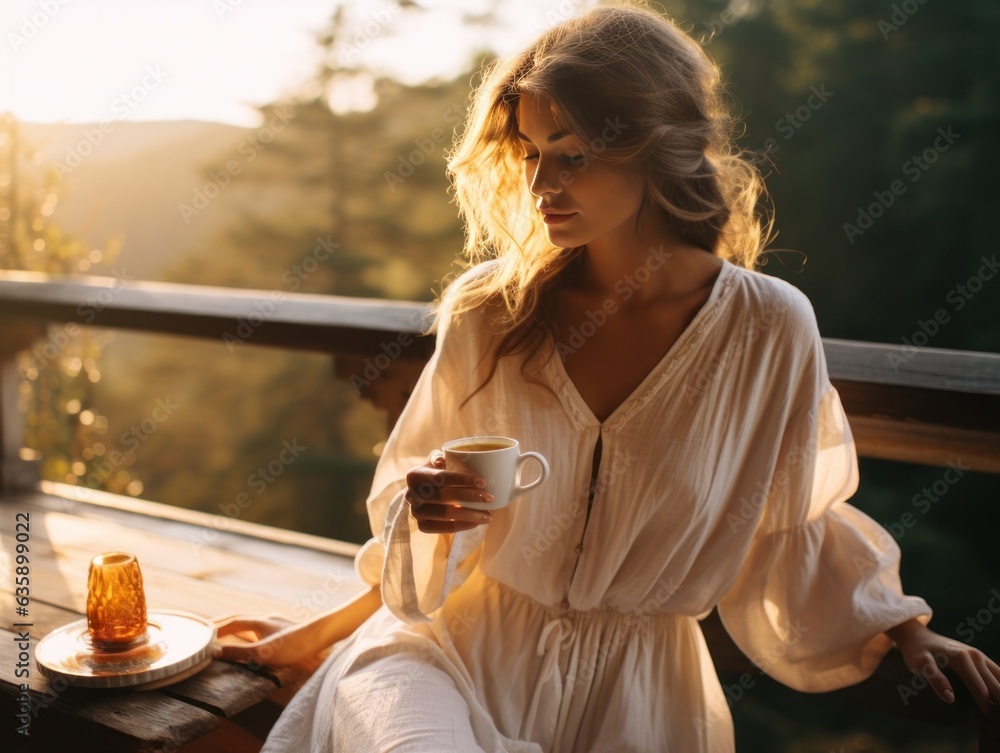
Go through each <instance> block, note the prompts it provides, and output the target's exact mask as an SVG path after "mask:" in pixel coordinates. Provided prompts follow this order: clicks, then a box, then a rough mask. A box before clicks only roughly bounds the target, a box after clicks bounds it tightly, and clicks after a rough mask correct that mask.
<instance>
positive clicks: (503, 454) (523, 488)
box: [441, 436, 549, 510]
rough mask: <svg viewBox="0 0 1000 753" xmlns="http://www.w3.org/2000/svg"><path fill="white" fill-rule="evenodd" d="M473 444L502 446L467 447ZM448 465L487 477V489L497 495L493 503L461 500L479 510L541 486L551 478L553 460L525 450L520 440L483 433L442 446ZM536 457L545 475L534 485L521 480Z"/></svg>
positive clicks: (505, 501) (509, 501)
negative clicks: (484, 434)
mask: <svg viewBox="0 0 1000 753" xmlns="http://www.w3.org/2000/svg"><path fill="white" fill-rule="evenodd" d="M469 445H498V447H497V448H496V449H478V450H476V449H467V448H468V447H469ZM441 449H442V450H443V451H444V457H445V466H446V467H447V468H448V470H449V471H459V472H460V473H474V474H478V475H480V476H482V477H483V478H484V479H486V489H484V491H487V492H489V493H490V494H492V495H493V498H494V499H493V501H492V502H461V503H460V504H461V505H462V507H471V508H473V509H475V510H499V509H500V508H501V507H506V506H507V505H509V504H510V503H511V502H513V501H514V500H515V499H517V498H518V497H520V496H521V495H522V494H525V493H526V492H529V491H531V490H532V489H534V488H535V487H537V486H541V484H543V483H544V482H545V481H546V480H547V479H548V477H549V463H548V461H547V460H546V459H545V458H544V457H542V455H541V454H539V453H537V452H521V451H520V445H519V444H518V441H517V440H516V439H512V438H511V437H498V436H482V437H463V438H461V439H452V440H451V441H450V442H445V443H444V444H443V445H441ZM531 458H534V459H535V460H537V461H538V462H539V464H541V466H542V473H541V475H540V476H539V477H538V478H537V479H535V480H534V481H532V482H531V483H530V484H522V483H521V470H522V468H523V466H524V464H525V463H526V462H527V461H528V460H529V459H531Z"/></svg>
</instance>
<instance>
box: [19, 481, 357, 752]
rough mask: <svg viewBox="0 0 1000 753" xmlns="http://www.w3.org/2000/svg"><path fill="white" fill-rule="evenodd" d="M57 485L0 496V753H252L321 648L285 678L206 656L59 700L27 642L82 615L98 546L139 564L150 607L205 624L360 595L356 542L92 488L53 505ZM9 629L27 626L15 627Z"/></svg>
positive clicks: (305, 611)
mask: <svg viewBox="0 0 1000 753" xmlns="http://www.w3.org/2000/svg"><path fill="white" fill-rule="evenodd" d="M56 487H59V488H58V491H59V495H57V494H53V493H45V492H44V491H37V492H24V493H17V494H7V495H5V496H4V498H2V499H0V542H2V555H0V574H2V578H3V580H2V583H0V699H2V701H3V712H2V713H0V717H2V722H0V750H3V751H9V750H33V751H50V750H51V751H55V750H60V751H62V750H70V749H71V748H69V747H68V746H69V745H75V746H76V747H75V748H72V749H76V750H82V748H80V747H79V744H80V741H81V740H86V741H87V746H88V747H87V749H88V750H100V751H176V750H184V751H189V752H190V753H195V752H196V751H202V750H205V751H218V750H223V749H225V750H232V751H240V750H246V751H256V750H258V749H259V747H260V744H261V741H262V740H263V738H264V737H266V735H267V730H268V729H270V726H271V724H273V722H274V719H276V718H277V715H278V713H280V711H281V709H282V708H283V705H284V703H287V700H288V698H290V697H291V695H292V694H293V693H294V691H295V690H297V688H298V687H300V686H301V683H302V682H303V681H304V680H305V678H306V677H308V674H309V673H310V672H311V671H312V670H313V669H315V667H316V666H318V664H319V663H320V662H321V661H322V659H323V657H324V656H325V653H324V654H321V655H320V656H319V657H316V658H315V659H313V660H311V661H310V662H309V663H306V664H303V665H300V666H296V667H292V668H287V669H282V670H273V669H269V668H267V667H263V668H261V669H260V670H258V671H251V670H250V669H248V668H246V667H245V666H243V665H235V664H231V663H228V662H222V661H213V662H212V664H211V665H210V666H209V667H208V668H206V669H204V670H203V671H201V672H199V673H198V674H196V675H194V676H192V677H190V678H188V679H186V680H183V681H181V682H179V683H176V684H173V685H169V686H166V687H163V688H160V689H158V690H151V691H134V690H128V689H119V690H104V689H90V688H73V687H71V688H65V689H62V691H61V692H58V688H59V686H58V685H56V686H55V687H54V686H53V684H51V683H49V682H48V680H46V678H44V677H43V676H42V675H41V673H40V672H39V670H38V666H37V665H36V664H35V661H34V651H33V649H34V646H35V645H37V643H38V641H39V640H41V639H42V638H43V637H44V636H45V635H47V634H48V633H49V632H50V631H52V630H54V629H56V628H58V627H60V626H62V625H64V624H66V623H69V622H73V621H75V620H78V619H80V618H81V617H83V616H84V615H85V613H86V586H87V567H88V564H89V561H90V559H91V558H92V557H93V556H94V555H96V554H100V553H101V552H104V551H111V550H122V551H127V552H131V553H133V554H135V555H136V556H137V557H138V559H139V564H140V567H141V568H142V573H143V580H144V585H145V590H146V600H147V604H148V608H149V609H150V610H157V609H179V610H183V611H187V612H192V613H194V614H197V615H200V616H202V617H205V618H212V617H216V616H219V615H223V614H231V613H242V614H267V613H280V614H282V615H285V616H287V617H289V618H290V619H293V620H295V621H299V620H302V619H304V618H307V617H308V616H309V615H311V614H316V613H319V612H323V611H326V610H327V609H330V608H331V607H333V606H336V605H337V604H339V603H342V602H343V601H346V600H347V599H349V598H351V597H353V596H354V595H355V594H357V593H359V592H360V591H362V590H364V589H365V586H364V585H363V584H362V583H361V582H360V581H359V580H358V579H357V577H356V575H355V573H354V569H353V552H355V551H356V549H357V547H356V546H355V545H351V544H344V543H343V542H331V541H328V540H326V539H319V538H318V537H309V536H305V535H304V534H296V533H293V532H285V531H276V530H275V529H268V528H265V527H263V526H254V525H253V524H248V523H245V522H242V521H237V520H231V519H228V518H224V517H221V516H209V515H204V514H202V513H194V512H190V511H182V510H176V509H175V508H167V507H166V506H164V505H158V504H155V503H149V502H142V501H138V500H124V499H122V498H118V497H114V496H113V495H101V494H98V493H95V492H90V493H85V494H84V495H83V496H85V497H86V498H87V500H88V501H86V502H84V501H82V499H76V500H74V499H71V498H67V497H65V496H60V495H62V494H65V493H67V489H66V488H62V487H61V485H50V486H49V491H51V490H52V489H53V488H56ZM69 493H71V492H69ZM126 507H128V508H129V510H132V511H126V510H125V509H124V508H126ZM19 514H20V515H19ZM164 515H169V516H170V517H171V518H173V519H170V518H165V517H163V516H164ZM25 517H27V520H28V521H29V531H28V537H27V538H28V541H27V544H28V547H29V550H30V552H29V557H30V563H29V566H30V572H29V576H28V577H29V578H30V586H29V587H30V594H29V599H30V601H29V603H28V606H27V610H28V615H27V617H26V618H25V617H19V616H18V615H17V612H16V610H17V606H18V604H17V603H16V601H15V595H14V589H15V583H14V579H15V576H16V573H15V567H16V564H15V560H14V557H15V554H14V553H15V551H16V543H17V535H16V532H17V522H19V521H21V522H23V521H24V520H25ZM21 531H22V534H23V531H24V527H23V526H22V527H21ZM256 534H261V536H258V535H256ZM262 536H266V537H267V538H264V537H262ZM21 538H22V539H24V538H25V537H24V536H23V535H22V536H21ZM317 547H319V548H317ZM22 572H23V571H22ZM18 622H27V623H30V627H27V628H20V627H13V625H14V623H18ZM22 630H27V631H28V633H29V636H30V639H29V642H30V644H31V649H30V650H29V654H30V656H31V658H30V660H29V662H28V663H27V664H26V665H25V664H24V663H23V662H22V663H21V666H20V667H19V666H18V665H19V654H20V651H21V647H19V639H18V635H17V632H19V631H22ZM25 672H27V673H28V677H27V678H24V677H23V675H24V673H25ZM18 675H21V676H18ZM26 680H27V682H28V684H29V685H30V692H29V696H30V703H31V707H32V710H33V713H32V716H31V719H30V723H29V729H30V738H28V739H27V740H26V739H25V738H24V736H23V735H20V734H18V732H17V728H18V727H19V726H20V723H19V721H18V720H17V711H16V706H17V704H16V698H17V696H18V694H19V685H20V683H23V682H25V681H26ZM223 741H224V742H225V744H224V745H223V744H222V742H223Z"/></svg>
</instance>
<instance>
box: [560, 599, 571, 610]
mask: <svg viewBox="0 0 1000 753" xmlns="http://www.w3.org/2000/svg"><path fill="white" fill-rule="evenodd" d="M559 606H561V607H562V608H563V609H569V599H563V600H562V601H561V602H560V603H559Z"/></svg>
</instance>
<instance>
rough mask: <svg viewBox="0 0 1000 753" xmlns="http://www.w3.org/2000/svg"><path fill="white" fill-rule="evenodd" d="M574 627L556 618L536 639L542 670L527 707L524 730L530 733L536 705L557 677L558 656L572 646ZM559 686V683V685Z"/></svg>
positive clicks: (561, 618) (549, 622)
mask: <svg viewBox="0 0 1000 753" xmlns="http://www.w3.org/2000/svg"><path fill="white" fill-rule="evenodd" d="M575 629H576V626H575V625H574V624H573V621H572V620H571V619H569V617H556V618H555V619H552V620H549V621H548V622H546V623H545V626H544V627H543V628H542V632H541V635H540V636H539V637H538V648H537V649H536V651H537V654H538V656H543V657H545V658H544V659H542V669H541V672H540V674H539V676H538V682H537V683H536V684H535V692H534V693H533V694H532V697H531V705H530V706H529V707H528V714H527V716H526V717H525V722H524V729H525V730H527V731H530V730H531V729H532V728H533V727H534V726H535V719H536V716H537V714H538V704H539V703H540V702H541V698H542V694H543V693H544V692H545V686H546V685H547V684H548V682H549V680H551V679H552V678H557V679H558V677H559V656H560V654H561V652H562V649H563V648H569V647H570V646H572V645H573V638H574V633H575ZM560 684H561V683H560Z"/></svg>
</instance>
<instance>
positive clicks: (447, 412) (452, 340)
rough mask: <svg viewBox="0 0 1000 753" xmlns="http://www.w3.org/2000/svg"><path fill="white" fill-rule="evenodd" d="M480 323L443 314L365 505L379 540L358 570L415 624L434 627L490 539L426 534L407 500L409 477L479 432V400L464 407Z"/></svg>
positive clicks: (474, 534) (477, 532) (480, 530)
mask: <svg viewBox="0 0 1000 753" xmlns="http://www.w3.org/2000/svg"><path fill="white" fill-rule="evenodd" d="M470 272H471V270H470ZM470 272H466V273H465V274H466V275H467V274H469V273H470ZM463 277H464V275H463ZM461 280H462V277H460V278H459V279H458V280H456V281H455V282H453V283H452V285H451V286H450V288H454V287H456V286H458V285H460V284H461ZM449 292H450V291H446V292H445V301H443V302H442V306H446V305H447V301H448V300H449ZM477 324H478V317H477V316H474V315H472V313H470V314H469V315H466V316H465V317H463V319H462V322H461V326H453V324H452V323H451V322H450V321H449V316H448V315H447V313H446V312H443V315H442V317H441V323H440V325H439V327H438V330H437V335H436V340H435V349H434V353H433V355H432V356H431V358H430V359H429V360H428V362H427V364H426V365H425V366H424V369H423V371H422V372H421V374H420V377H419V378H418V379H417V383H416V385H415V386H414V388H413V391H412V392H411V393H410V396H409V398H408V399H407V402H406V405H405V406H404V408H403V410H402V412H401V413H400V416H399V419H398V420H397V421H396V424H395V426H394V427H393V429H392V431H391V432H390V434H389V437H388V439H387V440H386V443H385V446H384V448H383V450H382V454H381V456H380V457H379V461H378V464H377V465H376V468H375V475H374V478H373V481H372V487H371V492H370V494H369V496H368V499H367V500H366V503H365V504H366V507H367V510H368V519H369V523H370V524H371V530H372V538H370V539H369V540H368V541H367V542H366V543H365V544H364V546H362V547H361V549H360V550H359V551H358V553H357V555H356V556H355V560H354V565H355V570H356V571H357V573H358V575H359V577H360V578H361V579H362V580H363V581H364V582H366V583H368V584H369V585H377V584H379V583H381V586H382V589H381V590H382V599H383V602H384V603H385V605H386V606H387V607H388V608H389V610H390V611H391V612H392V613H393V614H394V615H395V616H396V617H398V618H399V619H401V620H403V621H404V622H408V623H413V622H427V621H429V620H430V619H431V617H430V614H431V612H433V611H435V610H436V609H437V608H438V607H440V606H441V605H442V604H443V603H444V600H445V598H446V597H447V595H448V594H449V593H450V592H451V591H452V590H454V589H455V588H457V587H458V586H459V585H461V583H462V582H464V580H465V579H466V578H467V577H468V575H469V574H470V573H471V572H472V570H473V568H475V566H476V564H477V563H478V559H479V549H478V548H479V545H480V543H481V542H482V540H483V538H484V536H485V534H486V527H485V526H477V527H476V528H474V529H472V530H469V531H459V532H457V533H453V534H431V533H422V532H421V531H420V530H419V529H418V528H417V521H416V519H415V518H414V517H413V516H412V515H411V514H410V508H409V505H407V504H406V501H405V500H404V495H405V494H406V488H407V487H406V473H407V471H409V470H410V469H411V468H413V467H414V466H417V465H424V464H426V463H427V460H428V456H429V455H430V453H431V450H433V449H435V448H440V447H441V445H442V444H443V443H444V442H446V441H448V440H449V439H455V438H457V437H462V436H469V435H472V434H474V433H475V431H474V430H473V427H474V421H473V420H472V416H474V414H475V409H474V403H475V399H473V400H470V401H469V404H467V406H466V408H465V411H466V413H465V414H463V415H462V416H460V415H459V403H460V402H461V399H462V398H463V397H464V394H465V391H466V390H468V389H469V387H470V383H471V382H472V379H473V375H474V374H476V373H477V370H476V362H477V361H478V360H479V355H480V353H479V349H480V347H481V343H480V340H481V339H482V338H480V337H478V334H479V333H478V332H477V331H476V327H477ZM478 384H479V382H478V381H477V382H476V383H475V386H478ZM470 406H472V408H471V409H470Z"/></svg>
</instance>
